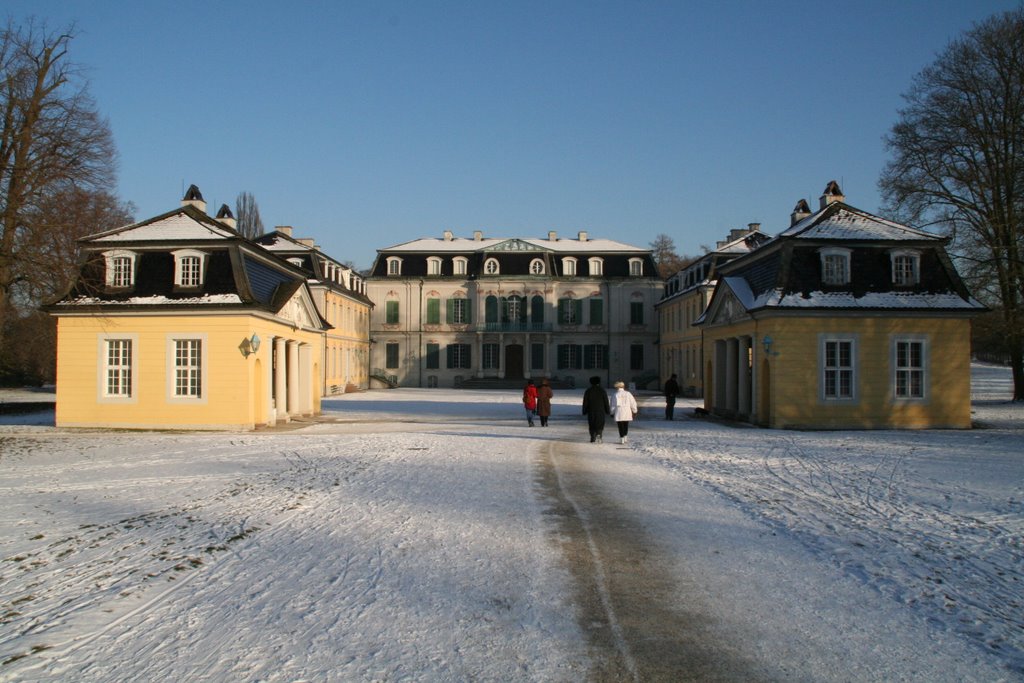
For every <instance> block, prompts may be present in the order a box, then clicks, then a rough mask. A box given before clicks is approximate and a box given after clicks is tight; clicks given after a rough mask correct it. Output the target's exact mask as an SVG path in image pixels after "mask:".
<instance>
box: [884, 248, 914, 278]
mask: <svg viewBox="0 0 1024 683" xmlns="http://www.w3.org/2000/svg"><path fill="white" fill-rule="evenodd" d="M904 259H906V260H909V263H910V271H909V272H907V270H906V268H904V267H902V266H901V265H900V264H901V262H903V261H904ZM889 261H890V263H891V264H892V283H893V284H894V285H896V286H898V287H909V286H911V285H916V284H917V283H919V282H920V281H921V254H920V253H919V252H917V251H913V250H911V249H899V250H896V251H892V252H889Z"/></svg>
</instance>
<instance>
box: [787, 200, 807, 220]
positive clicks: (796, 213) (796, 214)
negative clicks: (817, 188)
mask: <svg viewBox="0 0 1024 683" xmlns="http://www.w3.org/2000/svg"><path fill="white" fill-rule="evenodd" d="M810 215H811V207H810V206H809V205H808V204H807V200H806V199H801V200H800V201H798V202H797V203H796V206H795V207H794V208H793V213H791V214H789V226H790V227H793V226H794V225H796V224H797V223H799V222H800V221H802V220H803V219H805V218H807V217H808V216H810Z"/></svg>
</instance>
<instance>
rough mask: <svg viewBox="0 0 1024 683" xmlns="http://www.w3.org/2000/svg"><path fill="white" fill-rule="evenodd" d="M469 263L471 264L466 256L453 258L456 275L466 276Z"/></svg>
mask: <svg viewBox="0 0 1024 683" xmlns="http://www.w3.org/2000/svg"><path fill="white" fill-rule="evenodd" d="M468 263H469V259H467V258H466V257H465V256H456V257H455V258H453V259H452V266H453V267H454V269H455V274H456V275H465V274H466V266H467V265H468Z"/></svg>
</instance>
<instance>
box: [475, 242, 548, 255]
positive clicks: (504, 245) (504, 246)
mask: <svg viewBox="0 0 1024 683" xmlns="http://www.w3.org/2000/svg"><path fill="white" fill-rule="evenodd" d="M487 251H534V252H546V251H550V250H549V249H544V248H543V247H538V246H537V245H536V244H530V243H529V242H524V241H523V240H519V239H511V240H505V241H504V242H498V243H497V244H495V245H493V246H490V247H488V248H487Z"/></svg>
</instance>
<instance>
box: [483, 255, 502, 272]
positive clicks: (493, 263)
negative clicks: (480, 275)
mask: <svg viewBox="0 0 1024 683" xmlns="http://www.w3.org/2000/svg"><path fill="white" fill-rule="evenodd" d="M500 274H501V264H499V263H498V259H496V258H493V257H492V258H489V259H487V260H486V261H484V275H500Z"/></svg>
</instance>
